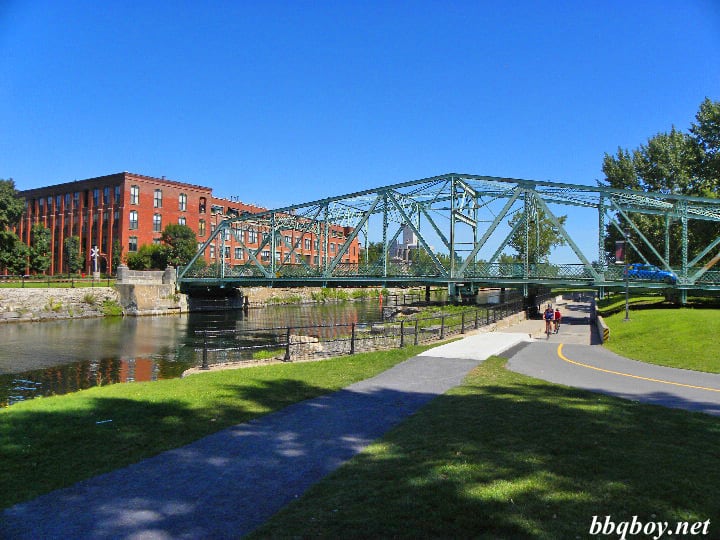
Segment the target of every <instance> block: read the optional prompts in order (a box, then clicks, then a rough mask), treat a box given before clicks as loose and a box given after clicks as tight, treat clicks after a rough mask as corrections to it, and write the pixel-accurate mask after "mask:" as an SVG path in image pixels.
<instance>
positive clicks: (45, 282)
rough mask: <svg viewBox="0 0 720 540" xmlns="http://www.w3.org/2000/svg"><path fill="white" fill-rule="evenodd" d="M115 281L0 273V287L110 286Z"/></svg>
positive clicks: (110, 278)
mask: <svg viewBox="0 0 720 540" xmlns="http://www.w3.org/2000/svg"><path fill="white" fill-rule="evenodd" d="M114 283H115V278H112V277H110V276H106V277H104V278H100V279H95V278H93V277H80V276H43V275H24V276H19V275H18V276H10V275H0V287H19V288H21V289H22V288H25V287H28V288H30V287H34V288H38V287H41V288H42V287H45V288H52V287H57V288H75V287H111V286H112V285H113V284H114Z"/></svg>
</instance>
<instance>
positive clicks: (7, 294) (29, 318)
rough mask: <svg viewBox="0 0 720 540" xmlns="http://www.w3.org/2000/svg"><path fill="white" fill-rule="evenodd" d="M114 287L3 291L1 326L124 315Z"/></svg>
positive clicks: (0, 308)
mask: <svg viewBox="0 0 720 540" xmlns="http://www.w3.org/2000/svg"><path fill="white" fill-rule="evenodd" d="M119 300H120V296H119V294H118V292H117V291H116V290H115V289H114V288H113V287H92V288H88V287H83V288H77V289H73V288H67V289H60V288H52V289H0V324H2V323H12V322H39V321H54V320H58V319H87V318H94V317H105V316H107V315H120V314H122V311H121V308H120V304H119Z"/></svg>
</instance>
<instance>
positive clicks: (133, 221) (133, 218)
mask: <svg viewBox="0 0 720 540" xmlns="http://www.w3.org/2000/svg"><path fill="white" fill-rule="evenodd" d="M137 228H138V213H137V210H130V230H135V229H137Z"/></svg>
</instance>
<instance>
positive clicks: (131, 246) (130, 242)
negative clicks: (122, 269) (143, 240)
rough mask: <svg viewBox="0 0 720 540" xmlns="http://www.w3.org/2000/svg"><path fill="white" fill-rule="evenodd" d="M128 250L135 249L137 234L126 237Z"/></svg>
mask: <svg viewBox="0 0 720 540" xmlns="http://www.w3.org/2000/svg"><path fill="white" fill-rule="evenodd" d="M128 251H137V236H131V237H130V238H129V239H128Z"/></svg>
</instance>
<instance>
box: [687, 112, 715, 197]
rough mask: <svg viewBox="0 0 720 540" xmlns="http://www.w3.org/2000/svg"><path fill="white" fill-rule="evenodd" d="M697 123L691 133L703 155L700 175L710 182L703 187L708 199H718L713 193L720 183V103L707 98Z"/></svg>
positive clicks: (697, 117)
mask: <svg viewBox="0 0 720 540" xmlns="http://www.w3.org/2000/svg"><path fill="white" fill-rule="evenodd" d="M695 120H696V121H697V123H695V122H693V124H692V125H691V126H690V133H691V134H692V137H693V139H694V141H695V144H696V145H697V146H698V148H699V150H700V154H701V162H700V170H699V175H700V176H701V177H702V178H704V179H705V180H706V181H709V182H708V185H707V186H703V191H704V195H705V196H706V197H717V196H718V195H717V191H713V189H712V188H713V185H712V184H713V182H712V180H714V181H715V184H714V185H715V187H717V183H718V182H720V101H711V100H710V99H709V98H705V101H703V102H702V103H701V104H700V109H699V110H698V112H697V114H696V115H695Z"/></svg>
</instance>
